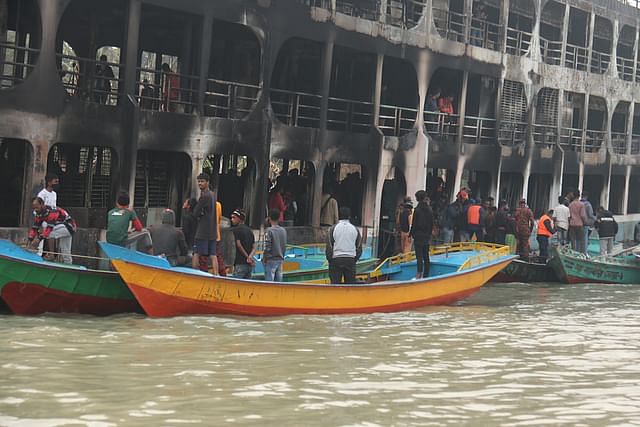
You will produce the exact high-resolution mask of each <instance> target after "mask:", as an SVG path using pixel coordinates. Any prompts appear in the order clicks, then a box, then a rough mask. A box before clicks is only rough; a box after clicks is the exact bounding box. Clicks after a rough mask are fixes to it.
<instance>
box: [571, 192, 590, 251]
mask: <svg viewBox="0 0 640 427" xmlns="http://www.w3.org/2000/svg"><path fill="white" fill-rule="evenodd" d="M586 222H587V212H586V208H585V206H584V203H582V202H581V201H580V193H579V192H578V193H577V194H575V195H574V196H573V200H572V201H571V203H569V239H570V240H571V249H573V250H574V251H578V252H586V244H585V240H584V228H585V224H586Z"/></svg>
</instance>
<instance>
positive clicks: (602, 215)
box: [595, 206, 618, 255]
mask: <svg viewBox="0 0 640 427" xmlns="http://www.w3.org/2000/svg"><path fill="white" fill-rule="evenodd" d="M595 226H596V229H597V230H598V237H599V238H600V255H606V254H610V253H611V251H613V239H614V238H615V237H616V234H618V223H617V222H616V220H615V219H614V218H613V215H611V212H609V211H608V210H606V209H605V208H603V207H602V206H600V207H599V208H598V216H597V217H596V223H595Z"/></svg>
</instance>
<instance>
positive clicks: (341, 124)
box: [327, 97, 373, 133]
mask: <svg viewBox="0 0 640 427" xmlns="http://www.w3.org/2000/svg"><path fill="white" fill-rule="evenodd" d="M372 124H373V103H371V102H364V101H354V100H350V99H343V98H336V97H330V98H329V104H328V107H327V128H328V129H331V130H338V131H344V132H356V133H367V132H369V131H370V130H371V125H372Z"/></svg>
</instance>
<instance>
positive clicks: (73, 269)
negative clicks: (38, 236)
mask: <svg viewBox="0 0 640 427" xmlns="http://www.w3.org/2000/svg"><path fill="white" fill-rule="evenodd" d="M72 256H73V255H72ZM0 258H1V259H5V260H7V261H11V262H18V263H21V264H27V265H31V266H35V267H38V268H43V269H46V270H54V271H64V272H69V273H80V274H92V275H96V274H97V275H102V276H120V274H119V273H118V272H117V271H111V270H96V269H92V268H77V267H78V266H77V265H75V264H72V265H74V266H75V267H66V264H56V263H45V262H42V263H39V262H35V261H30V260H26V259H22V258H17V257H14V256H11V255H6V254H0Z"/></svg>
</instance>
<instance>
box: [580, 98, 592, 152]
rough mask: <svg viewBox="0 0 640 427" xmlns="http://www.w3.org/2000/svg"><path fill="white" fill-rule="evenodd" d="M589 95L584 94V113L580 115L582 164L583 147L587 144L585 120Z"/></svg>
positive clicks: (587, 113) (586, 118) (587, 115)
mask: <svg viewBox="0 0 640 427" xmlns="http://www.w3.org/2000/svg"><path fill="white" fill-rule="evenodd" d="M589 96H590V95H589V94H588V93H585V94H584V113H583V114H582V141H581V143H582V147H580V153H581V156H580V162H582V156H583V155H584V146H585V143H586V142H587V120H588V118H589Z"/></svg>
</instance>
